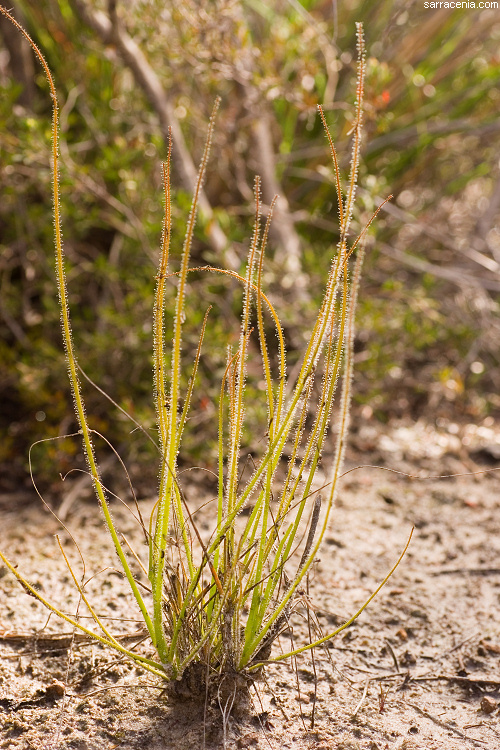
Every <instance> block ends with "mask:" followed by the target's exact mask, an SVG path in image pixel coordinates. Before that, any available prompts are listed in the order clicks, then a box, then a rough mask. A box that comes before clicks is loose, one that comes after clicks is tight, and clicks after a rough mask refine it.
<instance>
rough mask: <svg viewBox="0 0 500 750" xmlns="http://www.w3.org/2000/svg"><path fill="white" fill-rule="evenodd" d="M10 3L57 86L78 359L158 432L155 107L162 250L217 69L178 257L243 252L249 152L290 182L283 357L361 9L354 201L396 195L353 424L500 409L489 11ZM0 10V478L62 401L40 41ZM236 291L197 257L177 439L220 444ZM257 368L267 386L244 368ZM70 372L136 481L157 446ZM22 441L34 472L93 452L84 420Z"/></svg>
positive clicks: (282, 278)
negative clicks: (169, 138)
mask: <svg viewBox="0 0 500 750" xmlns="http://www.w3.org/2000/svg"><path fill="white" fill-rule="evenodd" d="M11 7H14V12H15V13H16V15H17V17H18V18H19V19H20V20H22V22H23V23H24V24H25V26H26V28H27V29H28V31H29V33H30V34H31V35H32V37H33V38H34V39H35V41H36V42H37V44H38V45H39V46H40V48H41V50H42V51H43V54H44V55H45V57H46V59H47V61H48V63H49V65H50V67H51V70H52V72H53V75H54V78H55V81H56V85H57V88H58V92H59V99H60V105H61V125H62V131H63V132H62V143H61V151H62V167H61V179H62V213H63V220H64V234H65V250H66V254H67V259H68V282H69V289H70V301H71V307H72V310H73V325H74V334H75V341H76V345H77V350H78V352H79V361H80V364H81V365H82V367H83V369H84V370H85V373H86V374H87V375H88V377H89V378H91V379H92V380H93V381H94V382H95V383H97V384H98V385H99V387H100V388H101V389H102V390H103V391H105V392H106V393H107V394H108V395H109V396H110V397H111V398H112V399H113V400H114V401H115V402H116V403H117V404H119V405H120V406H121V407H122V408H123V409H124V410H125V411H127V412H128V413H129V414H131V415H132V416H133V417H134V419H136V420H137V421H138V422H140V423H141V424H142V425H143V426H144V427H145V428H146V430H151V434H154V432H153V428H154V407H153V400H152V388H151V378H152V358H151V346H152V335H153V333H152V329H151V307H152V292H153V288H154V276H155V264H156V260H157V257H158V247H159V242H160V235H161V227H162V217H163V206H162V203H163V196H162V185H161V177H160V162H161V160H162V159H164V158H165V156H166V134H167V128H168V126H169V125H171V126H173V129H174V153H173V167H174V168H173V185H174V194H173V204H174V209H173V216H174V242H173V250H172V252H173V255H172V264H173V266H174V267H175V262H176V259H175V258H176V252H177V251H178V250H179V248H180V245H181V242H182V236H183V228H184V225H185V221H186V218H187V213H188V211H189V205H190V199H191V196H190V190H191V188H192V185H193V183H194V171H195V169H196V167H195V165H197V162H198V160H199V158H200V155H201V152H202V148H203V142H204V138H205V134H206V128H207V122H208V118H209V115H210V112H211V109H212V106H213V102H214V99H215V97H216V96H217V95H220V96H221V97H222V105H221V109H220V113H219V115H218V119H217V127H216V136H215V141H214V144H213V148H212V156H211V161H210V166H209V170H208V177H207V180H206V185H205V197H204V201H203V205H202V209H203V210H202V211H201V214H200V220H199V222H198V228H197V236H196V242H195V247H194V254H193V255H194V257H193V263H194V264H197V265H204V264H207V263H210V264H214V265H220V266H226V267H229V268H233V269H234V270H240V269H241V268H242V264H243V262H244V260H245V257H246V248H247V246H248V241H249V240H248V238H249V236H250V233H251V225H252V216H253V198H252V185H253V180H254V175H255V174H260V175H261V176H262V181H263V198H264V203H265V205H266V206H267V205H269V203H270V201H271V198H272V196H273V195H274V193H279V194H280V196H281V199H280V203H279V210H278V211H277V212H276V216H275V219H274V225H273V233H272V238H271V243H270V248H269V258H268V262H267V266H266V280H265V283H266V286H267V288H268V289H269V294H270V296H271V298H272V299H273V301H274V302H275V305H276V307H277V308H278V310H279V311H280V313H281V316H282V322H283V325H284V329H285V334H286V339H287V343H288V347H289V352H290V354H289V365H290V367H291V370H292V371H293V364H294V361H295V360H294V354H295V352H297V351H298V350H299V349H300V348H301V346H302V344H303V340H304V335H305V332H306V330H307V324H308V322H310V321H311V320H312V319H313V316H314V314H315V308H316V306H317V304H318V301H319V299H320V297H321V292H322V283H323V281H324V279H325V275H326V271H327V268H328V265H329V258H330V257H331V253H332V249H333V248H334V247H335V244H336V241H337V239H338V229H337V208H336V205H335V200H334V197H335V191H334V187H333V181H332V167H331V163H330V159H329V154H328V148H327V142H326V139H325V136H324V132H323V131H322V128H321V126H320V122H319V121H318V116H317V110H316V108H317V104H318V103H322V104H323V106H324V108H325V111H326V114H327V118H328V121H329V123H330V125H331V130H332V133H333V135H334V137H335V140H336V143H337V147H338V151H339V154H340V157H341V168H342V169H343V170H344V173H345V171H346V169H347V166H348V161H349V157H350V144H349V131H350V128H351V125H352V120H353V115H354V93H355V92H354V87H355V61H356V49H355V22H356V21H362V22H363V23H364V28H365V35H366V48H367V80H366V108H365V109H366V114H365V123H366V126H365V140H364V146H363V165H362V170H361V175H360V177H361V186H362V188H361V189H360V191H359V198H358V207H357V213H356V216H355V220H356V224H357V226H358V227H359V226H360V225H361V224H362V223H363V222H364V221H366V220H367V218H368V216H369V215H370V213H371V212H372V211H373V210H374V208H375V207H376V206H377V205H378V204H379V203H380V202H381V201H382V200H383V199H384V198H385V197H386V196H387V195H388V194H389V193H393V194H394V196H395V197H394V199H393V201H392V202H391V203H390V204H389V205H387V206H386V207H385V208H384V210H383V212H382V213H381V214H380V217H379V219H378V220H377V222H376V228H375V231H374V233H373V234H372V236H371V238H370V242H369V245H370V249H369V254H368V259H367V262H366V266H365V274H364V280H363V284H362V289H361V294H360V306H359V313H358V320H359V324H358V334H357V341H356V362H357V367H356V375H355V392H356V396H355V398H356V402H355V406H354V420H353V429H354V430H356V428H357V426H358V425H359V424H360V423H361V422H363V421H367V420H382V421H385V422H387V421H389V420H391V419H393V420H394V419H416V418H419V417H422V418H425V419H427V420H430V421H434V422H436V421H437V422H438V423H439V420H448V419H453V420H456V421H460V420H466V421H472V422H480V421H484V420H487V421H488V420H490V421H491V420H492V419H493V418H495V417H496V416H498V414H499V412H500V368H499V354H500V352H499V347H498V341H499V340H500V317H499V307H498V303H499V300H500V218H499V209H500V170H499V153H500V148H499V146H500V119H499V117H498V112H499V108H500V89H499V79H500V55H499V43H500V11H498V10H493V11H487V10H481V11H480V10H472V9H468V10H444V9H441V10H431V9H425V8H424V3H423V2H422V0H418V2H414V1H413V0H400V1H398V0H392V1H391V0H381V1H380V2H377V3H374V2H372V1H371V0H339V1H338V2H336V1H335V0H333V1H332V0H265V1H264V0H210V1H209V0H183V1H182V2H180V3H179V2H172V1H171V0H143V1H140V0H128V2H119V1H118V2H115V1H114V0H110V2H105V1H104V0H58V1H57V0H36V1H35V0H15V2H14V1H13V2H11V3H10V4H9V8H11ZM0 20H1V23H0V45H1V46H0V88H1V97H0V149H1V163H0V169H1V187H2V192H1V201H0V251H1V252H0V283H1V295H0V318H1V327H0V403H1V414H0V433H1V434H0V466H1V467H4V469H6V470H1V471H0V475H1V476H2V480H1V489H3V490H15V489H19V487H22V486H25V485H26V484H27V483H28V482H29V479H27V455H28V449H29V446H30V445H31V444H32V443H33V442H34V441H36V440H41V439H45V438H48V437H54V436H57V435H65V434H67V433H71V432H74V431H75V429H76V424H75V420H74V416H73V413H72V404H71V397H70V395H69V387H68V382H67V377H66V367H65V363H64V358H63V354H62V346H61V336H60V330H59V322H58V319H59V312H58V305H57V298H56V292H55V281H54V269H53V248H52V232H53V228H52V218H51V195H50V151H49V148H50V127H51V121H50V117H51V101H50V97H49V94H48V91H47V86H46V83H45V79H44V76H43V73H42V72H41V69H40V67H39V66H38V64H37V63H36V62H35V60H34V57H33V55H32V54H31V52H30V50H29V48H27V46H26V45H25V44H24V43H23V41H22V40H21V39H20V38H19V35H18V34H17V32H15V31H14V30H13V29H12V28H11V27H10V26H9V23H8V21H6V20H5V19H3V18H1V19H0ZM172 291H173V286H172ZM239 291H240V290H239V289H238V287H237V286H236V284H232V283H230V282H228V281H224V280H221V278H213V277H210V276H208V275H206V274H201V273H198V274H193V275H192V288H191V291H190V299H189V320H188V329H189V332H188V337H187V342H186V345H185V347H184V355H185V359H186V363H190V362H191V361H192V356H193V350H194V348H195V347H196V345H197V340H198V334H199V329H200V324H201V321H202V319H203V315H204V313H205V309H206V307H207V306H208V304H212V305H213V310H212V312H211V314H210V323H209V330H208V332H207V336H206V340H205V344H204V354H203V356H202V360H201V363H200V371H199V379H198V386H197V388H196V391H195V397H194V400H193V411H192V418H191V420H190V423H189V430H188V434H187V440H186V443H185V445H184V448H183V455H182V456H181V463H182V462H185V463H186V465H187V464H189V463H191V464H192V463H193V462H194V463H195V464H197V465H201V466H206V467H208V468H210V467H212V468H213V466H214V455H215V450H214V442H215V440H216V415H217V411H216V400H217V396H218V391H219V387H220V376H221V374H222V373H223V371H224V365H225V356H226V354H225V351H226V343H227V342H228V341H230V342H233V343H234V342H235V341H237V337H238V312H239V306H240V301H239V297H240V295H239ZM172 299H173V294H172V295H171V297H170V300H169V302H168V305H169V306H170V307H169V309H170V311H171V310H172V307H171V306H172ZM168 320H169V316H168V315H167V324H168ZM250 375H251V383H250V386H251V388H253V389H254V390H255V395H256V399H255V401H256V403H260V401H259V399H258V398H257V397H258V395H259V393H260V388H261V384H260V380H259V378H260V375H259V372H258V368H256V369H255V371H252V370H251V372H250ZM186 377H188V376H186ZM85 393H86V397H87V403H88V411H89V414H90V415H91V425H92V427H93V428H94V429H96V430H98V431H100V432H102V433H105V434H106V436H107V437H108V438H109V439H110V440H111V441H112V442H113V444H114V445H115V446H116V448H117V449H118V451H119V452H120V454H121V455H123V457H124V458H126V460H127V465H128V467H129V469H130V470H131V471H132V473H133V474H134V475H135V476H136V477H137V476H139V477H142V479H143V486H144V489H145V491H146V489H147V490H150V489H151V487H152V486H154V481H155V471H156V469H155V466H156V463H155V461H154V460H153V453H154V449H153V448H152V447H151V445H150V443H149V442H148V440H147V439H146V438H145V436H144V434H142V433H141V432H140V431H139V430H136V429H135V428H134V425H133V424H131V422H130V421H129V420H128V419H127V418H126V417H125V416H124V415H123V413H121V412H120V411H119V410H118V409H117V408H115V406H113V405H112V404H110V403H109V401H108V400H106V398H104V396H103V395H102V393H100V392H99V390H97V389H96V388H94V387H93V386H92V385H91V384H89V383H88V382H86V383H85ZM258 411H259V409H257V412H258ZM264 421H265V414H264ZM259 425H260V426H259ZM261 425H262V414H259V413H256V414H255V415H253V414H249V415H248V425H247V436H246V444H247V446H249V447H251V445H252V444H253V443H255V441H256V440H258V439H259V437H261V436H262V426H261ZM259 430H260V432H259ZM132 431H133V432H132ZM32 458H33V465H34V471H35V474H36V476H37V478H38V480H39V481H40V482H41V483H42V485H45V486H51V487H52V488H53V489H55V487H56V485H55V484H54V482H55V478H57V472H61V473H65V472H67V471H69V470H70V469H72V468H74V467H82V466H83V462H82V458H81V455H80V447H79V442H78V439H75V438H67V439H64V440H57V441H49V442H45V443H42V444H39V445H37V446H36V447H35V448H34V449H33V453H32Z"/></svg>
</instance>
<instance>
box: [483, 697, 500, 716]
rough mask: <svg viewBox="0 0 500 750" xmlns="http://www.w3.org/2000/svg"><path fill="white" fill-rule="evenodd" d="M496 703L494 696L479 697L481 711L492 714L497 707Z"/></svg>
mask: <svg viewBox="0 0 500 750" xmlns="http://www.w3.org/2000/svg"><path fill="white" fill-rule="evenodd" d="M497 706H498V703H497V702H496V700H494V698H490V697H489V696H488V695H485V696H483V697H482V698H481V711H483V712H484V713H485V714H492V713H493V711H494V710H495V709H496V708H497Z"/></svg>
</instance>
